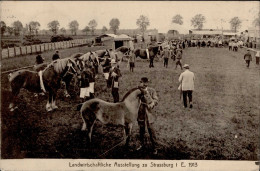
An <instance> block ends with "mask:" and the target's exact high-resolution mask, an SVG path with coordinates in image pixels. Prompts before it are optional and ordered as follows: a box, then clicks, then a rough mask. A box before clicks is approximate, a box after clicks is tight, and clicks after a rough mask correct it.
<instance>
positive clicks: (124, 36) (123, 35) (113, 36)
mask: <svg viewBox="0 0 260 171" xmlns="http://www.w3.org/2000/svg"><path fill="white" fill-rule="evenodd" d="M99 37H100V38H104V37H111V38H112V39H114V40H133V38H132V37H129V36H128V35H126V34H120V35H115V34H103V35H101V36H99Z"/></svg>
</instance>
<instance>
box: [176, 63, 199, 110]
mask: <svg viewBox="0 0 260 171" xmlns="http://www.w3.org/2000/svg"><path fill="white" fill-rule="evenodd" d="M183 68H185V71H184V72H183V73H181V75H180V77H179V82H180V83H181V85H180V88H181V91H182V96H183V104H184V107H185V108H187V95H188V97H189V104H190V108H192V92H193V90H194V80H195V76H194V73H193V72H191V71H190V70H189V68H190V67H189V65H188V64H185V65H184V66H183Z"/></svg>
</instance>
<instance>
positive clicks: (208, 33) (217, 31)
mask: <svg viewBox="0 0 260 171" xmlns="http://www.w3.org/2000/svg"><path fill="white" fill-rule="evenodd" d="M192 34H202V35H213V34H222V31H219V30H212V31H209V30H192Z"/></svg>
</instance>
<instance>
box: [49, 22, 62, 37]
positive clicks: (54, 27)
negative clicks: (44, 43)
mask: <svg viewBox="0 0 260 171" xmlns="http://www.w3.org/2000/svg"><path fill="white" fill-rule="evenodd" d="M48 27H49V29H50V31H52V32H53V33H54V34H57V32H58V30H59V27H60V23H59V22H58V21H57V20H54V21H51V22H49V23H48Z"/></svg>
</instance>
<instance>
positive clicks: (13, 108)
mask: <svg viewBox="0 0 260 171" xmlns="http://www.w3.org/2000/svg"><path fill="white" fill-rule="evenodd" d="M15 109H18V107H17V106H16V107H12V108H11V109H10V112H13V111H14V110H15Z"/></svg>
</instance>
